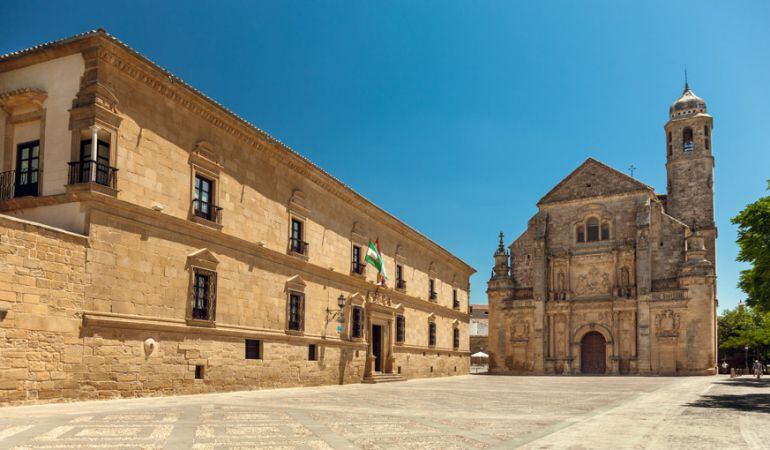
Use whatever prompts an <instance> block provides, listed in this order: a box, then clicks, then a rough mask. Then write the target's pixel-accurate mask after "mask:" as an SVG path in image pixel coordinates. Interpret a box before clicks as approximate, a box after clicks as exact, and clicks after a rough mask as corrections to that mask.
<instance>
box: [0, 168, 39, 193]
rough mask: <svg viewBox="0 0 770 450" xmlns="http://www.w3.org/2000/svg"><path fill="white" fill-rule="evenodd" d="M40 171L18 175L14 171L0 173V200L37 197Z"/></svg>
mask: <svg viewBox="0 0 770 450" xmlns="http://www.w3.org/2000/svg"><path fill="white" fill-rule="evenodd" d="M40 174H41V171H39V170H33V171H27V172H22V173H18V172H16V171H15V170H9V171H8V172H2V173H0V200H10V199H12V198H17V197H27V196H37V195H38V194H39V191H38V186H39V184H38V181H39V180H40Z"/></svg>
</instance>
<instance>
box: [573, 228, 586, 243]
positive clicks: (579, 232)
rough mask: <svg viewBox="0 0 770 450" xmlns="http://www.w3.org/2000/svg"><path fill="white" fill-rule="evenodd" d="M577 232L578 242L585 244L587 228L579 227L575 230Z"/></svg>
mask: <svg viewBox="0 0 770 450" xmlns="http://www.w3.org/2000/svg"><path fill="white" fill-rule="evenodd" d="M575 232H576V233H577V241H578V242H585V241H586V231H585V228H583V224H582V223H581V224H580V225H578V226H577V228H576V229H575Z"/></svg>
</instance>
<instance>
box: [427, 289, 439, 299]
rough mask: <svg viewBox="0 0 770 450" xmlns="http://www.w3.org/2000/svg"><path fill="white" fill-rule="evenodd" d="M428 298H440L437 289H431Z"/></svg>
mask: <svg viewBox="0 0 770 450" xmlns="http://www.w3.org/2000/svg"><path fill="white" fill-rule="evenodd" d="M428 298H430V299H431V300H436V299H437V298H438V294H437V293H436V291H430V292H429V293H428Z"/></svg>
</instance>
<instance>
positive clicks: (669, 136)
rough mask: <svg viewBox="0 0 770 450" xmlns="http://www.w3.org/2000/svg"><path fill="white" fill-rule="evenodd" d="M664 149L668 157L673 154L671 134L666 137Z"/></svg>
mask: <svg viewBox="0 0 770 450" xmlns="http://www.w3.org/2000/svg"><path fill="white" fill-rule="evenodd" d="M666 148H667V149H668V156H671V154H672V153H673V152H672V151H671V132H670V131H669V132H668V136H667V137H666Z"/></svg>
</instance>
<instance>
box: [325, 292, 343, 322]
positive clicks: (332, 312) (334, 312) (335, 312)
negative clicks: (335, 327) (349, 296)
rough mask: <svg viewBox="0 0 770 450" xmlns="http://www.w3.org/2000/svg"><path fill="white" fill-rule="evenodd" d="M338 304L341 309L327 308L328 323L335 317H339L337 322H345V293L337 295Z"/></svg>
mask: <svg viewBox="0 0 770 450" xmlns="http://www.w3.org/2000/svg"><path fill="white" fill-rule="evenodd" d="M337 306H338V307H339V309H329V308H326V323H329V322H331V321H332V320H334V319H337V322H339V323H345V315H344V314H342V310H343V309H344V308H345V296H344V295H342V294H340V296H339V297H337Z"/></svg>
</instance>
